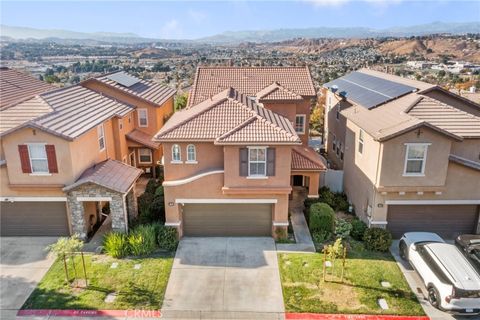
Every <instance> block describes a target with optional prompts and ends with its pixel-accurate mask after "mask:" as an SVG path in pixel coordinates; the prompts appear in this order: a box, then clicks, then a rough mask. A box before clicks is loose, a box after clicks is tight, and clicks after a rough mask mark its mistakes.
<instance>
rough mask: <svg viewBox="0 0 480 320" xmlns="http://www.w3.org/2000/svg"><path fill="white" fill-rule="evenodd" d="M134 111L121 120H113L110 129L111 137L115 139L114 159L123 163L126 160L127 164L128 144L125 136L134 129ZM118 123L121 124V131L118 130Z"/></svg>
mask: <svg viewBox="0 0 480 320" xmlns="http://www.w3.org/2000/svg"><path fill="white" fill-rule="evenodd" d="M134 118H135V111H132V112H130V113H129V114H127V115H126V116H124V117H123V118H113V119H112V127H113V136H114V137H115V139H114V140H115V159H116V160H118V161H122V162H123V161H124V159H125V158H126V159H127V163H129V162H128V154H129V150H128V142H127V138H126V134H127V133H129V132H131V131H133V130H134V129H135V123H134ZM120 123H121V124H122V129H120Z"/></svg>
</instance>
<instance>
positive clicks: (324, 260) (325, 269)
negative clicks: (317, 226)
mask: <svg viewBox="0 0 480 320" xmlns="http://www.w3.org/2000/svg"><path fill="white" fill-rule="evenodd" d="M326 272H327V249H326V248H325V246H324V247H323V282H325V273H326Z"/></svg>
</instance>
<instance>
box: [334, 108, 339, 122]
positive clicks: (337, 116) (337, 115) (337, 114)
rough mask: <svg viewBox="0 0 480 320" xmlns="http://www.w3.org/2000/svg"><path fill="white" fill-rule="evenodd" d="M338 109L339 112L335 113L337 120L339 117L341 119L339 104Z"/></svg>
mask: <svg viewBox="0 0 480 320" xmlns="http://www.w3.org/2000/svg"><path fill="white" fill-rule="evenodd" d="M336 109H337V112H336V113H335V118H336V119H337V120H339V119H340V106H337V108H336Z"/></svg>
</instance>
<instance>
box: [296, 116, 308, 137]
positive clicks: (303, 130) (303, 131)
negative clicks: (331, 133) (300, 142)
mask: <svg viewBox="0 0 480 320" xmlns="http://www.w3.org/2000/svg"><path fill="white" fill-rule="evenodd" d="M297 117H301V118H303V126H302V131H297ZM306 122H307V115H305V114H296V115H295V126H294V129H295V132H296V133H297V134H305V123H306Z"/></svg>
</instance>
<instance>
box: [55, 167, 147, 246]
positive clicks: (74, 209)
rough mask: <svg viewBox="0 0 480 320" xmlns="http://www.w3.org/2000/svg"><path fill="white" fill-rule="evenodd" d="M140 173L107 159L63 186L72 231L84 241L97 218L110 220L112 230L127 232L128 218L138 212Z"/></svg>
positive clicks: (97, 220)
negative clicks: (136, 184)
mask: <svg viewBox="0 0 480 320" xmlns="http://www.w3.org/2000/svg"><path fill="white" fill-rule="evenodd" d="M141 174H142V170H140V169H137V168H134V167H132V166H129V165H128V164H124V163H122V162H120V161H116V160H111V159H108V160H105V161H103V162H100V163H98V164H96V165H94V166H93V167H90V168H88V169H87V170H85V172H84V173H83V174H82V175H81V176H80V178H79V179H78V180H77V181H76V182H75V183H73V184H71V185H69V186H67V187H65V188H64V189H63V190H64V191H65V192H66V194H67V207H68V210H69V214H70V223H71V225H72V231H73V233H74V234H77V235H78V236H79V237H80V238H81V239H84V240H86V239H87V238H88V235H89V234H91V232H92V226H93V225H95V224H96V223H98V222H99V219H101V220H100V222H103V220H105V221H111V229H112V230H114V231H120V232H127V231H128V224H129V221H132V220H133V219H135V218H136V217H137V214H138V210H137V195H136V190H135V182H136V181H137V179H138V178H139V177H140V175H141ZM105 208H108V210H105ZM102 216H103V217H105V216H106V219H102Z"/></svg>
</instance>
